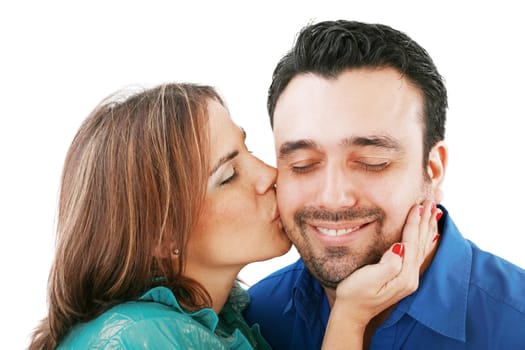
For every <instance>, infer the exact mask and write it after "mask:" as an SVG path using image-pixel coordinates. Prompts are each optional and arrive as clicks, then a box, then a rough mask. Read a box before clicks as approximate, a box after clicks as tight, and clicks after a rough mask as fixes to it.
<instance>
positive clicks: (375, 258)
mask: <svg viewBox="0 0 525 350" xmlns="http://www.w3.org/2000/svg"><path fill="white" fill-rule="evenodd" d="M356 219H357V220H360V221H363V220H365V221H368V222H372V221H374V223H375V225H376V230H375V234H374V235H373V236H372V237H370V238H371V241H370V242H369V244H368V246H366V247H364V248H360V249H357V248H355V249H350V248H349V247H346V246H339V247H325V248H324V252H323V254H322V255H320V256H315V255H314V251H313V247H312V245H311V243H310V241H309V238H308V236H307V234H306V230H307V227H308V225H307V224H306V222H307V221H311V220H322V221H326V222H329V221H331V222H334V223H335V222H338V221H341V220H345V221H346V220H356ZM384 219H385V213H384V211H383V210H381V209H380V208H353V209H344V210H340V211H337V212H331V211H327V210H323V209H318V208H313V207H307V208H303V209H301V210H299V211H298V212H296V214H295V215H294V222H295V227H297V228H298V230H299V234H300V236H301V237H302V239H301V242H294V244H295V246H296V247H297V249H298V251H299V253H300V254H301V257H302V258H303V261H304V263H305V264H306V267H307V268H308V270H310V272H311V273H312V274H313V275H314V276H315V277H316V279H317V280H318V281H319V283H321V285H323V286H324V287H327V288H331V289H335V288H336V287H337V285H338V284H339V282H341V281H342V280H343V279H344V278H346V277H348V276H349V275H350V274H351V273H352V272H354V271H355V270H357V269H359V268H360V267H362V266H365V265H369V264H375V263H377V262H379V260H380V259H381V257H382V255H383V254H384V252H385V251H386V250H387V249H388V248H389V247H390V246H391V245H392V244H393V243H394V240H396V239H399V237H401V232H400V230H399V232H395V233H392V232H388V233H386V232H383V223H384ZM285 230H286V232H291V231H290V228H289V227H285ZM289 236H290V237H293V235H289ZM295 237H297V236H296V235H295ZM387 238H390V240H393V241H391V242H390V241H387ZM299 243H300V244H299Z"/></svg>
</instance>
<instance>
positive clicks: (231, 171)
mask: <svg viewBox="0 0 525 350" xmlns="http://www.w3.org/2000/svg"><path fill="white" fill-rule="evenodd" d="M236 177H237V171H236V170H235V167H234V166H233V165H232V164H227V165H225V166H224V170H223V171H222V172H221V175H220V178H219V186H224V185H226V184H228V183H230V182H232V181H233V180H235V178H236Z"/></svg>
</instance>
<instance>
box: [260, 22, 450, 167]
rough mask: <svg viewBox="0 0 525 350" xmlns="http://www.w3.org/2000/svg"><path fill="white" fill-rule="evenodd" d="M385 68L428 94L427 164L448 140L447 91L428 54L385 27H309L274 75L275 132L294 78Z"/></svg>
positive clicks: (334, 24)
mask: <svg viewBox="0 0 525 350" xmlns="http://www.w3.org/2000/svg"><path fill="white" fill-rule="evenodd" d="M383 67H392V68H395V69H396V70H398V71H399V72H400V73H401V74H402V75H403V76H405V77H406V78H407V79H408V80H409V81H410V82H411V83H412V84H414V85H415V86H416V87H418V88H419V89H420V90H421V92H422V94H423V97H424V130H423V135H424V136H423V143H424V144H423V146H424V154H425V159H424V162H425V164H426V162H427V161H428V159H427V157H428V153H429V151H430V149H431V148H432V146H433V145H434V144H435V143H436V142H438V141H440V140H443V138H444V137H445V119H446V109H447V90H446V88H445V85H444V83H443V78H442V77H441V75H440V74H439V73H438V71H437V68H436V66H435V65H434V62H433V61H432V59H431V58H430V56H429V54H428V53H427V51H426V50H425V49H424V48H422V47H421V46H419V44H417V43H416V42H415V41H414V40H412V39H411V38H410V37H409V36H408V35H406V34H405V33H403V32H400V31H398V30H396V29H393V28H391V27H389V26H386V25H382V24H368V23H361V22H355V21H346V20H339V21H324V22H319V23H316V24H311V25H308V26H306V27H304V28H303V29H302V30H301V31H300V32H299V35H298V36H297V39H296V41H295V45H294V46H293V48H292V49H291V50H290V52H288V53H287V54H286V55H285V56H284V57H283V58H282V59H281V60H280V61H279V63H278V64H277V66H276V68H275V70H274V72H273V77H272V83H271V85H270V88H269V90H268V105H267V107H268V113H269V115H270V123H271V125H272V128H273V116H274V111H275V105H276V103H277V100H278V99H279V96H280V95H281V94H282V92H283V91H284V89H285V88H286V86H287V85H288V83H289V82H290V81H291V80H292V79H293V78H294V77H295V76H297V75H299V74H304V73H313V74H317V75H320V76H322V77H325V78H335V77H337V76H338V75H339V74H340V73H342V72H343V71H345V70H348V69H355V68H383ZM305 98H307V97H305Z"/></svg>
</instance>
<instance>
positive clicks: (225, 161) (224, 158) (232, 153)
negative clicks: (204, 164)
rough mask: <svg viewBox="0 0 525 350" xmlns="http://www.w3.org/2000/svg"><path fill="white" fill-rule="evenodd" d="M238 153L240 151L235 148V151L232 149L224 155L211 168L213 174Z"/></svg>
mask: <svg viewBox="0 0 525 350" xmlns="http://www.w3.org/2000/svg"><path fill="white" fill-rule="evenodd" d="M238 155H239V151H237V150H235V151H231V152H230V153H228V154H226V155H224V156H222V157H221V159H219V161H218V162H217V163H216V164H215V165H214V166H213V168H212V170H211V174H213V173H214V172H216V171H217V169H219V168H220V166H221V165H223V164H224V163H227V162H229V161H230V160H232V159H233V158H235V157H237V156H238ZM211 174H210V175H211Z"/></svg>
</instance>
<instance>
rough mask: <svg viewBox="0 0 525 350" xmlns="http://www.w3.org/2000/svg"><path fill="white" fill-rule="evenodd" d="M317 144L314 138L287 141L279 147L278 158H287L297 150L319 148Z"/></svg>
mask: <svg viewBox="0 0 525 350" xmlns="http://www.w3.org/2000/svg"><path fill="white" fill-rule="evenodd" d="M317 148H318V146H317V144H316V143H315V142H314V141H312V140H297V141H288V142H285V143H283V144H282V145H281V147H279V155H278V158H285V157H287V156H289V155H290V154H292V153H293V152H295V151H297V150H302V149H306V150H308V149H310V150H311V149H317Z"/></svg>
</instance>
